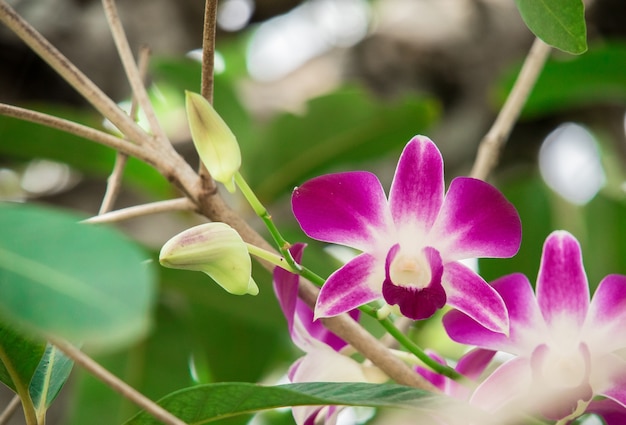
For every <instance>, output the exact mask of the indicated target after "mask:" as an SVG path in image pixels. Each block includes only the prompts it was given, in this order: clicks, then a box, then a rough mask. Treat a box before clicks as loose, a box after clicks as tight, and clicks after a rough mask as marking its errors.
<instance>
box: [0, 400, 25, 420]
mask: <svg viewBox="0 0 626 425" xmlns="http://www.w3.org/2000/svg"><path fill="white" fill-rule="evenodd" d="M20 403H21V399H20V396H19V395H17V394H16V395H14V396H13V398H12V399H11V401H10V402H9V404H8V405H7V407H5V408H4V410H3V411H2V414H1V415H0V425H6V424H7V423H9V420H11V418H12V417H13V414H14V413H15V411H16V410H17V409H18V407H20Z"/></svg>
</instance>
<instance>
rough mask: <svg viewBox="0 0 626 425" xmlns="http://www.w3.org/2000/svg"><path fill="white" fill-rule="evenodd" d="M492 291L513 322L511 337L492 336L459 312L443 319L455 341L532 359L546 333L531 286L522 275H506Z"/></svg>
mask: <svg viewBox="0 0 626 425" xmlns="http://www.w3.org/2000/svg"><path fill="white" fill-rule="evenodd" d="M492 287H493V288H494V289H495V290H496V291H497V292H498V293H499V294H500V296H501V297H502V300H503V301H504V303H505V305H506V308H507V311H508V315H509V322H510V326H509V328H510V332H509V337H508V338H507V337H506V336H505V335H503V334H501V333H496V332H492V331H490V330H488V329H486V328H484V327H483V326H481V325H480V324H478V323H477V322H476V321H475V320H473V319H471V318H470V317H469V316H467V315H465V314H463V313H461V312H460V311H454V310H453V311H450V312H449V313H447V314H446V315H445V316H444V318H443V323H444V326H445V329H446V332H447V333H448V335H450V338H452V339H453V340H455V341H457V342H460V343H463V344H470V345H477V346H479V347H482V348H487V349H490V350H497V351H505V352H508V353H512V354H518V355H524V354H527V355H530V353H531V352H532V350H533V349H534V348H535V347H536V346H537V344H540V343H542V342H543V340H544V338H545V335H546V332H547V331H546V329H545V324H544V322H543V317H542V316H541V312H540V311H539V307H538V306H537V301H536V300H535V295H534V293H533V290H532V287H531V285H530V282H529V281H528V279H527V278H526V276H524V275H523V274H521V273H515V274H511V275H507V276H504V277H501V278H500V279H497V280H496V281H494V282H493V284H492Z"/></svg>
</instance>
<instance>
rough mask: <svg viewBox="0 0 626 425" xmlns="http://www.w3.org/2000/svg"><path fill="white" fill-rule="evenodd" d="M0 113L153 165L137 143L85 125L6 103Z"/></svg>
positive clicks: (0, 106) (150, 158)
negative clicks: (88, 141)
mask: <svg viewBox="0 0 626 425" xmlns="http://www.w3.org/2000/svg"><path fill="white" fill-rule="evenodd" d="M0 115H5V116H7V117H12V118H17V119H20V120H23V121H29V122H32V123H36V124H41V125H45V126H46V127H51V128H55V129H57V130H61V131H64V132H66V133H70V134H74V135H76V136H79V137H83V138H85V139H89V140H91V141H94V142H96V143H99V144H101V145H104V146H108V147H110V148H112V149H115V150H118V151H120V152H124V153H125V154H127V155H131V156H134V157H137V158H139V159H141V160H143V161H145V162H147V163H149V164H152V165H154V163H153V162H152V156H151V155H146V153H147V152H148V151H146V150H144V149H141V148H140V147H139V146H138V145H136V144H134V143H131V142H129V141H127V140H124V139H121V138H119V137H116V136H113V135H111V134H109V133H105V132H103V131H100V130H96V129H94V128H91V127H88V126H86V125H82V124H78V123H75V122H73V121H69V120H66V119H63V118H59V117H55V116H53V115H48V114H45V113H43V112H37V111H32V110H30V109H25V108H20V107H18V106H13V105H7V104H6V103H0Z"/></svg>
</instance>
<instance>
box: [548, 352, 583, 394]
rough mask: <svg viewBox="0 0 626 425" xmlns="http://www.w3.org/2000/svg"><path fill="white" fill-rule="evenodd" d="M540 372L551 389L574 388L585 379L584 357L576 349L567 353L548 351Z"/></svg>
mask: <svg viewBox="0 0 626 425" xmlns="http://www.w3.org/2000/svg"><path fill="white" fill-rule="evenodd" d="M541 372H542V375H543V377H544V379H545V380H546V381H547V382H548V383H549V384H550V385H551V386H553V387H554V386H560V387H563V388H572V387H576V386H578V385H580V384H581V383H582V382H583V380H584V379H585V373H586V364H585V357H584V355H583V353H582V352H581V350H580V349H578V348H577V349H574V350H571V351H567V352H565V351H562V350H554V349H550V351H548V353H547V354H546V357H545V360H544V362H543V365H542V370H541Z"/></svg>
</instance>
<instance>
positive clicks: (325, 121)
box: [235, 86, 439, 202]
mask: <svg viewBox="0 0 626 425" xmlns="http://www.w3.org/2000/svg"><path fill="white" fill-rule="evenodd" d="M438 114H439V109H438V106H437V104H436V103H435V102H434V101H432V100H428V99H422V98H416V97H405V98H403V99H399V100H397V101H394V102H382V101H380V100H377V99H375V98H374V97H373V96H371V95H370V94H369V93H367V92H366V91H365V90H364V89H363V88H360V87H357V86H354V87H343V88H341V89H339V90H338V91H336V92H334V93H331V94H329V95H326V96H322V97H319V98H316V99H313V100H311V101H310V102H309V103H308V105H307V112H306V114H304V115H292V114H285V115H282V116H279V117H278V118H277V119H275V120H274V121H273V122H272V123H271V124H270V126H269V127H268V128H267V130H266V131H265V132H263V133H261V134H260V140H258V142H257V143H256V146H255V150H251V149H249V150H246V149H245V146H242V155H243V165H242V171H243V173H244V174H245V175H246V179H247V180H248V181H249V182H251V184H254V185H255V187H253V189H254V190H255V192H256V193H257V195H258V196H259V198H261V199H262V200H263V201H266V202H267V201H271V200H273V199H275V198H276V197H278V196H280V195H283V194H285V193H286V192H288V191H291V189H293V187H294V186H295V185H298V184H300V183H301V182H302V181H303V180H304V179H306V178H308V177H312V176H313V175H316V174H319V173H321V172H324V171H326V170H329V169H336V168H338V167H339V166H341V167H342V168H345V165H346V164H351V165H352V166H354V163H355V162H356V161H360V162H363V161H367V160H380V159H381V157H384V156H385V155H387V154H389V153H392V152H394V151H395V152H396V153H397V154H399V152H400V151H401V150H402V148H403V147H404V145H405V144H406V143H407V142H408V141H409V140H410V138H411V137H413V136H414V135H415V134H419V133H423V132H424V131H425V130H426V129H427V128H428V127H429V126H430V125H432V124H433V123H434V121H435V120H436V118H437V117H438ZM235 131H236V129H235Z"/></svg>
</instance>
